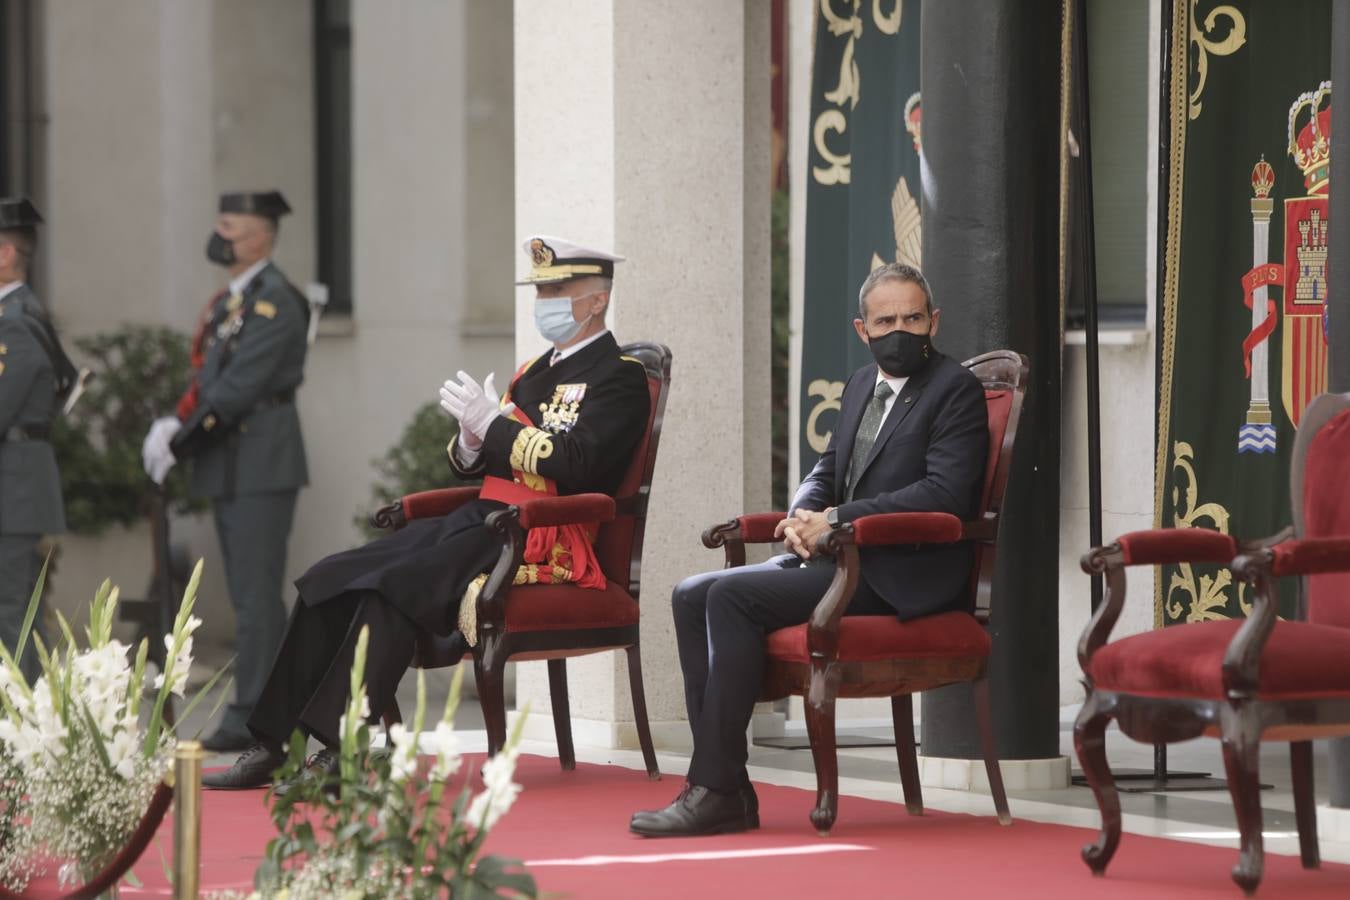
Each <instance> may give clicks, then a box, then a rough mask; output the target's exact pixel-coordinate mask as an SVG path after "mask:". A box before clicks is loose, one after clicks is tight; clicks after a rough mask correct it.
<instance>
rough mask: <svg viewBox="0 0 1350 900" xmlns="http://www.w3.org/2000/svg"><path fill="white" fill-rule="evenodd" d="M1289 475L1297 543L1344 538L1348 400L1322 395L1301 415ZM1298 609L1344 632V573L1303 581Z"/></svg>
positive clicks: (1348, 495)
mask: <svg viewBox="0 0 1350 900" xmlns="http://www.w3.org/2000/svg"><path fill="white" fill-rule="evenodd" d="M1291 473H1292V476H1291V478H1292V485H1291V488H1292V489H1291V492H1290V496H1291V497H1292V498H1293V504H1294V527H1295V529H1297V530H1298V535H1299V537H1304V538H1318V537H1343V536H1345V535H1350V394H1323V395H1321V396H1320V397H1317V398H1316V399H1314V400H1313V402H1312V403H1311V404H1309V405H1308V408H1307V409H1306V410H1304V413H1303V418H1302V420H1301V421H1300V423H1299V430H1298V437H1297V438H1296V439H1295V441H1294V460H1293V465H1292V467H1291ZM1300 606H1301V612H1302V613H1303V614H1304V615H1305V616H1306V618H1307V620H1308V621H1310V622H1316V623H1318V624H1320V625H1337V626H1340V627H1342V628H1350V572H1329V573H1326V574H1322V575H1309V576H1307V577H1306V578H1304V579H1303V585H1302V603H1301V604H1300Z"/></svg>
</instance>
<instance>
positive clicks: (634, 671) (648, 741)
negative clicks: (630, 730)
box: [627, 644, 661, 781]
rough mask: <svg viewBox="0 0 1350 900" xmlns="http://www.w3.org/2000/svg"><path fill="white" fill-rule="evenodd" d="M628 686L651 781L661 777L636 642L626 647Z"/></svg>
mask: <svg viewBox="0 0 1350 900" xmlns="http://www.w3.org/2000/svg"><path fill="white" fill-rule="evenodd" d="M627 653H628V688H629V693H631V694H632V695H633V724H634V725H635V726H636V727H637V733H638V744H639V745H640V746H641V747H642V761H643V762H644V763H646V764H647V777H648V778H650V779H651V780H652V781H658V780H660V778H661V770H660V769H658V768H657V767H656V748H655V747H654V746H653V745H652V727H651V724H650V723H649V722H648V721H647V694H646V691H644V690H643V687H642V651H641V650H640V649H639V648H638V645H637V644H634V645H633V646H631V647H629V648H628V649H627Z"/></svg>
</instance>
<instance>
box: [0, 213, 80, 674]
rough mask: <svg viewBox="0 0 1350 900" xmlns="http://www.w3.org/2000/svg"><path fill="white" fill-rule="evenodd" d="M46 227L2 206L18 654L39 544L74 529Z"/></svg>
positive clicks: (2, 421)
mask: <svg viewBox="0 0 1350 900" xmlns="http://www.w3.org/2000/svg"><path fill="white" fill-rule="evenodd" d="M41 222H42V216H40V215H39V214H38V211H37V210H36V209H34V208H33V204H31V203H30V202H28V200H26V199H22V198H20V199H0V641H3V642H4V645H5V647H6V648H7V649H8V650H9V651H10V653H13V652H14V651H15V649H16V645H17V643H18V638H19V631H20V629H21V628H22V626H23V619H24V614H25V613H26V612H27V610H28V601H29V598H30V597H31V595H32V592H33V586H34V585H35V584H36V582H37V576H38V571H39V567H40V565H41V562H42V560H41V558H40V557H39V556H38V543H39V542H40V541H41V540H42V536H43V535H51V534H60V533H61V532H63V531H65V530H66V518H65V507H64V505H63V504H62V498H61V476H60V473H59V472H58V471H57V468H56V455H55V454H54V453H53V452H52V445H51V444H50V443H49V442H48V436H49V434H50V430H51V421H52V419H53V417H55V415H56V413H57V411H58V409H59V407H60V405H61V401H62V400H63V399H64V398H65V396H66V395H67V393H68V392H69V390H70V388H71V387H72V386H73V384H74V377H73V376H74V367H72V366H71V364H70V360H68V359H67V358H66V354H65V351H64V350H62V349H61V342H60V340H59V339H58V338H57V336H56V331H55V329H54V328H52V324H51V319H50V318H49V317H48V315H47V311H46V309H45V308H44V307H43V305H42V303H41V301H39V300H38V298H37V295H35V294H34V293H33V291H32V289H31V288H29V286H28V283H27V280H28V267H29V264H30V262H31V260H32V258H33V254H34V253H35V252H36V250H37V226H38V225H39V224H40V223H41ZM42 618H43V617H42V615H41V611H40V610H39V614H38V615H37V617H36V618H34V620H33V630H34V632H35V633H37V634H39V635H43V627H42ZM44 636H45V635H44ZM32 647H33V642H32V641H31V640H30V641H29V642H28V643H27V644H26V645H25V648H24V653H23V656H22V657H21V658H20V659H19V660H18V662H19V666H20V668H21V669H22V670H23V674H24V677H25V678H26V679H27V680H28V683H29V684H32V683H33V682H35V681H36V680H37V677H38V675H39V673H40V671H41V668H40V666H39V665H38V659H37V653H36V652H34V650H33V649H32Z"/></svg>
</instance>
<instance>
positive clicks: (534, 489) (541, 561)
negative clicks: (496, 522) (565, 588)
mask: <svg viewBox="0 0 1350 900" xmlns="http://www.w3.org/2000/svg"><path fill="white" fill-rule="evenodd" d="M529 366H530V363H526V364H525V365H523V366H521V367H520V369H519V370H517V372H516V374H515V376H513V377H512V379H511V387H509V388H507V390H506V394H505V395H504V396H503V397H502V403H503V404H505V403H507V402H509V401H510V399H511V388H514V387H515V385H516V382H517V381H519V380H520V377H521V375H523V374H525V370H526V369H528V368H529ZM511 418H513V419H515V420H516V421H517V422H519V423H521V424H522V425H524V426H525V427H527V428H535V427H537V426H535V424H534V422H533V421H531V420H530V418H529V416H527V415H526V414H525V413H524V412H523V411H521V410H520V409H519V408H517V409H516V410H515V411H514V412H513V413H511ZM512 474H513V475H514V478H513V479H512V480H510V481H508V480H507V479H505V478H497V477H495V476H492V475H488V476H486V477H485V478H484V479H483V489H482V491H480V492H479V494H478V496H479V497H481V498H482V499H484V500H497V501H499V502H501V503H508V504H520V503H523V502H525V501H527V500H533V499H535V498H538V497H540V496H547V497H556V496H558V485H557V483H556V482H554V481H553V480H552V479H550V478H545V477H543V476H542V475H535V474H532V473H529V472H522V471H520V470H516V469H513V470H512ZM598 530H599V529H598V526H597V525H595V524H591V525H559V526H552V525H551V526H547V527H544V528H531V529H530V530H529V531H528V532H527V533H526V536H525V556H524V564H523V565H522V566H521V567H520V570H519V571H518V572H517V573H516V577H515V583H516V584H559V583H563V582H570V583H573V584H576V585H577V586H578V587H583V588H592V589H594V590H602V589H603V588H604V587H605V585H606V584H608V582H607V581H606V579H605V574H604V573H603V572H602V571H600V561H599V560H598V559H596V557H595V548H594V547H593V546H592V545H593V544H594V542H595V537H596V534H597V532H598Z"/></svg>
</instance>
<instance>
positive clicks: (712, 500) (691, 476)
mask: <svg viewBox="0 0 1350 900" xmlns="http://www.w3.org/2000/svg"><path fill="white" fill-rule="evenodd" d="M515 54H516V55H515V98H516V101H515V114H516V133H515V145H516V232H517V239H518V240H520V239H523V238H524V237H525V236H527V235H528V234H530V233H533V232H543V233H552V234H559V235H564V236H567V237H569V238H572V239H575V240H577V241H580V242H583V243H592V242H593V243H594V244H595V245H597V246H601V247H612V248H613V249H614V250H615V251H616V252H618V253H620V254H623V255H625V256H626V257H627V258H628V261H627V262H625V263H623V264H621V265H620V266H619V267H618V268H617V270H616V276H615V291H614V299H613V305H612V311H611V316H610V326H611V327H612V328H613V329H614V331H615V333H616V335H617V337H618V339H619V340H620V342H624V341H634V340H655V341H661V342H664V343H666V344H668V345H669V346H670V347H671V349H672V351H673V353H674V366H673V386H672V390H671V395H670V400H669V403H668V405H667V408H666V419H665V430H664V432H663V435H662V439H661V449H660V456H659V459H658V461H657V467H656V476H655V481H654V484H653V488H652V506H651V514H650V518H649V519H648V523H647V536H646V545H645V546H646V550H645V553H644V558H643V567H642V574H643V580H642V610H643V615H642V655H643V665H644V672H645V684H646V695H647V706H648V712H649V714H650V718H651V721H652V726H653V732H654V736H655V738H656V742H657V745H658V746H685V745H687V743H688V728H687V726H686V725H685V723H684V722H683V718H684V698H683V690H682V684H681V680H680V674H679V664H678V662H677V660H676V654H675V643H674V635H673V628H672V624H671V618H670V608H669V602H670V591H671V588H672V587H673V586H674V585H675V583H676V582H677V581H678V580H679V579H680V578H682V577H684V576H685V575H688V574H692V573H694V572H697V571H702V570H706V569H710V568H717V567H718V566H720V564H721V558H720V556H718V555H716V554H714V553H712V552H711V551H708V550H705V549H703V547H702V545H701V544H700V543H699V534H700V532H701V531H702V529H703V528H705V527H706V526H708V525H710V524H712V523H714V522H717V521H722V520H725V519H727V518H729V517H731V516H733V515H736V514H738V513H740V512H743V511H747V510H762V509H767V508H768V502H769V477H770V466H769V449H770V443H769V442H770V430H769V340H770V332H769V188H770V171H769V169H770V119H769V113H770V108H769V77H770V71H769V4H767V3H762V2H756V0H741V2H738V3H737V2H733V3H727V2H725V0H720V2H719V0H688V2H683V3H678V4H672V3H666V2H661V0H625V2H623V3H617V2H613V0H548V2H545V0H517V2H516V5H515ZM518 266H520V267H521V268H522V269H523V268H524V257H523V256H521V257H520V258H519V261H518ZM532 300H533V292H532V291H530V290H528V289H522V290H521V291H520V293H519V294H518V296H517V303H516V324H517V328H516V333H517V338H516V348H517V351H518V352H517V355H518V356H520V357H524V356H526V355H529V354H532V353H535V352H538V351H539V350H540V349H541V348H542V346H543V345H542V341H541V340H540V339H539V338H538V336H537V335H536V334H535V333H534V328H533V322H532V319H531V312H530V308H531V303H532ZM568 674H569V679H570V683H571V711H572V716H573V731H574V735H575V737H576V740H577V741H578V743H583V744H593V745H602V746H636V733H635V731H634V729H633V727H632V704H631V700H630V697H629V691H628V683H627V670H626V666H625V664H624V661H623V658H622V655H621V654H617V653H606V654H601V655H595V656H591V657H585V658H581V659H577V660H573V661H570V662H569V665H568ZM517 685H518V693H517V702H518V705H519V706H521V707H523V706H524V705H525V704H527V703H528V704H529V707H530V720H531V721H530V722H529V723H528V725H527V731H528V732H529V733H531V734H537V735H538V736H540V737H546V738H547V739H550V740H551V739H552V733H553V729H552V723H551V719H550V704H549V702H548V684H547V676H546V673H545V671H544V668H543V666H542V665H540V664H538V663H526V664H522V665H521V667H520V670H519V673H518V680H517Z"/></svg>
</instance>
